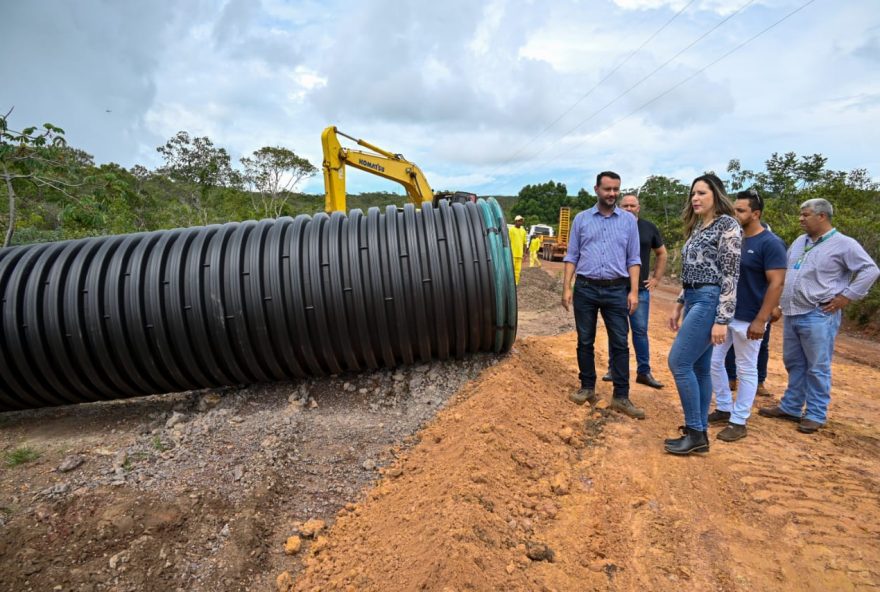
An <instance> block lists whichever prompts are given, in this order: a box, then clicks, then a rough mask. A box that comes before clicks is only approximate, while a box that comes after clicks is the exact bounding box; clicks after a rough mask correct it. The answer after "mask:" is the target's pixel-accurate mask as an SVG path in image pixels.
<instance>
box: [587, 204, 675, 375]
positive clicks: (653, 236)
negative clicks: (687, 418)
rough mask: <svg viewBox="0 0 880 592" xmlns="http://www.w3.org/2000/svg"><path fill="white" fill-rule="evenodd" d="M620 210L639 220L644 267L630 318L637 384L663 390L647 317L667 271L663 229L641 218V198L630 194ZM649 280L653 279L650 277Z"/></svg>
mask: <svg viewBox="0 0 880 592" xmlns="http://www.w3.org/2000/svg"><path fill="white" fill-rule="evenodd" d="M619 206H620V208H621V209H623V210H626V211H627V212H629V213H630V214H632V215H633V216H635V217H636V218H638V225H639V252H640V254H641V260H642V267H641V271H640V272H639V307H638V308H637V309H636V311H635V312H634V313H632V314H631V315H629V327H630V329H632V342H633V349H634V350H636V364H637V367H636V382H638V383H639V384H645V385H648V386H650V387H651V388H656V389H660V388H663V384H662V383H661V382H660V381H658V380H657V379H655V378H654V375H653V374H651V350H650V346H649V344H648V313H649V311H650V309H651V292H652V291H653V290H654V288H656V287H657V284H659V283H660V280H662V279H663V274H664V272H665V271H666V259H667V254H666V247H665V246H664V244H663V237H662V236H661V234H660V229H659V228H657V226H655V225H654V224H653V223H652V222H649V221H648V220H645V219H643V218H642V217H641V216H639V213H640V212H641V210H642V206H641V204H639V198H638V196H637V195H635V194H633V193H629V194H627V195H624V196H623V197H621V198H620V204H619ZM652 251H653V252H654V255H655V256H656V262H655V264H654V273H651V252H652ZM649 276H650V277H649ZM609 351H610V348H609ZM602 380H604V381H605V382H611V363H610V360H609V364H608V374H606V375H605V376H603V377H602Z"/></svg>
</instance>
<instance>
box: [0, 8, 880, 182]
mask: <svg viewBox="0 0 880 592" xmlns="http://www.w3.org/2000/svg"><path fill="white" fill-rule="evenodd" d="M802 1H803V0H758V1H756V2H754V3H753V4H751V5H749V6H748V7H747V8H746V9H744V10H743V11H742V12H741V13H739V14H737V15H736V16H735V17H733V18H731V19H729V21H726V22H724V23H723V24H722V25H721V26H719V27H718V28H717V30H715V31H712V32H711V33H710V34H709V35H707V36H706V38H705V39H703V40H702V41H700V42H699V44H698V45H696V46H695V47H693V48H692V49H690V50H688V51H687V52H686V53H685V54H684V55H682V56H680V57H679V58H677V59H676V60H675V61H674V62H672V63H671V64H669V65H668V66H666V67H664V68H662V69H661V70H659V71H658V72H657V73H656V74H653V75H651V76H650V77H648V76H649V74H651V72H652V71H653V70H654V69H656V68H657V67H658V66H660V65H661V64H663V63H664V62H665V61H667V60H668V59H669V58H670V57H671V56H673V55H675V53H676V52H679V51H680V50H681V49H682V48H684V47H686V46H687V45H688V44H689V43H691V42H693V41H694V40H695V39H697V38H698V37H700V36H701V35H703V34H705V33H706V32H707V31H710V30H711V29H712V28H713V27H715V26H716V25H718V23H720V22H721V20H722V19H724V18H726V17H727V16H729V15H730V14H732V12H733V11H734V10H736V9H738V8H740V7H741V6H742V5H743V4H745V2H746V0H696V2H695V3H694V4H692V5H690V6H688V7H687V9H686V10H685V11H684V12H683V13H682V14H681V15H680V16H679V17H677V18H676V19H675V20H674V21H673V22H671V23H670V24H669V25H668V26H667V27H666V28H665V29H664V30H663V31H662V33H660V34H659V35H657V36H655V37H653V38H652V39H651V41H650V43H648V44H647V45H646V47H644V49H642V50H641V51H639V52H638V53H636V54H634V55H632V56H631V58H630V59H629V60H628V61H627V62H626V63H625V64H624V65H623V66H622V67H619V69H617V70H615V68H618V66H620V65H621V64H622V63H623V62H624V59H625V58H627V57H628V56H629V55H630V54H631V53H632V52H633V50H635V49H636V48H637V47H639V45H640V44H642V43H643V42H644V41H645V40H646V39H649V38H651V37H652V35H653V34H654V33H655V32H656V31H657V30H658V29H659V28H660V27H661V26H662V25H664V23H666V22H667V21H668V20H669V19H670V17H671V16H672V15H674V14H675V12H676V11H677V10H680V9H681V8H683V7H684V6H685V5H686V0H596V1H592V2H579V1H576V0H558V1H557V2H550V3H546V2H545V3H539V2H533V1H530V0H491V1H489V2H484V3H474V2H470V1H469V0H449V1H448V2H446V3H443V4H439V3H435V4H431V3H424V2H417V1H416V0H394V1H392V0H374V1H373V2H370V3H367V4H364V3H361V4H351V3H342V2H340V1H339V0H324V1H321V2H317V1H314V0H304V1H297V2H288V1H285V0H262V1H258V2H249V1H244V0H228V1H224V0H199V1H198V2H194V3H193V2H188V3H172V2H170V0H157V1H156V2H154V3H151V4H150V5H149V7H148V8H141V7H139V6H138V5H131V4H130V3H109V4H107V3H103V2H99V1H98V0H83V1H81V2H77V3H75V4H71V3H69V2H63V1H61V0H34V1H33V2H18V3H11V4H10V5H9V6H8V7H4V24H7V23H8V26H7V27H5V28H4V35H3V36H2V37H0V52H2V54H3V55H7V56H9V55H15V56H16V60H4V61H0V81H2V82H4V83H5V84H4V86H3V88H4V92H3V97H2V98H0V100H2V101H4V102H8V104H6V103H4V104H0V110H2V111H3V112H5V110H6V109H8V107H9V106H11V105H15V107H16V110H15V112H14V115H13V124H15V123H16V122H20V123H21V125H27V124H32V123H42V122H43V121H51V122H52V123H55V124H57V125H60V126H61V127H63V128H65V129H67V130H68V136H69V140H70V141H71V143H72V144H73V145H75V146H77V147H81V148H83V149H85V150H87V151H88V152H91V153H93V154H95V156H96V159H97V160H98V162H107V161H116V162H120V163H121V164H123V165H125V166H131V165H133V164H135V163H141V164H145V165H147V166H150V167H152V166H155V165H157V164H158V155H157V154H156V152H155V147H156V146H158V145H160V144H163V143H164V142H165V141H166V140H167V139H168V138H169V137H171V136H172V135H173V134H175V133H176V132H177V131H179V130H187V131H189V132H190V133H191V134H194V135H208V136H209V137H210V138H211V139H212V140H213V141H214V143H215V145H217V146H223V147H225V148H227V150H228V151H229V152H230V154H231V155H232V156H233V158H235V159H237V158H238V157H239V156H241V155H244V154H248V153H250V152H251V151H253V150H255V149H258V148H260V147H262V146H267V145H282V146H287V147H289V148H291V149H293V150H295V151H296V152H297V153H298V154H301V155H302V156H305V157H306V158H309V160H310V161H311V162H312V163H313V164H315V165H319V164H320V162H321V160H322V157H321V153H320V142H319V137H320V133H321V130H322V129H323V128H324V127H325V126H326V125H331V124H336V125H339V126H340V127H341V128H342V129H343V130H344V131H346V132H348V133H351V134H352V135H355V136H359V137H362V138H364V139H367V140H369V141H371V142H374V143H377V144H378V145H379V146H382V147H384V148H387V149H390V150H392V151H394V152H403V153H404V154H406V156H407V158H409V159H410V160H412V161H413V162H416V163H417V164H418V165H419V166H420V167H421V168H422V169H423V170H425V171H430V173H429V174H430V180H431V181H432V184H433V185H435V186H437V187H439V188H449V189H468V188H470V189H476V190H478V191H484V192H486V193H499V188H503V190H504V191H506V192H513V193H515V192H516V191H518V190H519V188H520V187H522V186H523V185H525V184H527V183H535V182H544V181H546V180H549V179H550V178H553V179H554V180H559V181H562V182H565V183H566V184H567V185H568V186H569V189H570V190H571V191H572V192H576V191H577V189H578V188H580V187H592V184H593V179H592V177H593V175H594V174H595V171H596V170H598V169H601V168H611V169H614V170H619V172H620V173H621V174H622V175H623V176H624V179H625V181H624V184H637V183H638V182H639V179H640V178H641V179H643V178H644V177H647V176H648V175H650V174H674V175H678V176H680V178H682V180H683V181H687V179H685V178H683V177H686V176H690V175H692V174H697V173H700V172H702V171H703V170H705V169H706V168H716V169H717V167H719V166H722V167H723V166H726V162H727V160H728V159H729V158H733V157H739V158H741V159H742V160H743V164H744V166H749V167H751V168H757V167H760V166H761V164H762V162H763V160H764V159H766V158H767V157H768V156H769V155H770V153H771V152H772V151H774V150H776V151H789V150H796V151H802V152H804V153H812V152H823V153H825V154H826V155H827V156H829V164H830V165H832V166H836V167H839V168H843V169H848V168H855V167H856V166H862V167H866V168H868V169H869V170H870V171H871V172H872V173H873V174H874V175H880V160H878V156H877V155H876V154H875V152H876V151H875V152H871V151H865V150H859V149H857V148H856V147H857V146H859V145H860V144H861V143H862V141H863V136H864V130H865V129H873V128H876V127H878V126H880V112H878V102H880V98H878V97H880V88H878V86H877V83H875V82H874V81H875V80H877V79H878V78H877V76H876V74H877V63H878V60H880V50H878V48H880V41H878V40H880V28H878V26H877V12H876V0H851V1H850V2H848V3H847V9H846V10H839V9H837V8H835V5H832V4H830V3H821V2H815V3H813V4H811V5H810V6H808V7H807V8H805V9H804V10H802V11H801V12H799V13H798V14H796V15H795V16H793V17H792V18H791V19H789V20H787V21H785V22H784V23H782V24H781V25H780V26H778V27H776V28H775V29H773V30H772V31H771V32H770V33H768V34H766V35H764V36H762V37H760V38H759V39H757V40H755V41H752V42H750V43H749V44H747V45H746V46H745V47H742V48H741V49H739V50H737V51H736V52H735V53H734V54H733V55H731V56H730V57H727V58H725V59H724V60H722V61H721V62H719V63H717V64H715V65H712V66H710V67H708V68H707V69H706V70H705V71H704V72H699V73H697V72H698V71H699V70H700V69H701V68H703V67H705V66H706V65H707V64H710V63H711V62H713V61H714V60H716V59H717V58H718V57H719V56H722V55H723V54H724V53H726V52H728V51H730V50H731V49H733V48H735V47H737V45H739V44H740V43H742V42H743V41H745V40H747V39H749V38H750V37H751V36H753V35H754V34H755V33H756V32H758V31H761V30H762V29H763V28H765V27H767V26H768V25H769V24H771V23H772V22H774V21H776V20H778V19H779V18H781V17H782V16H784V15H785V14H786V13H788V12H789V11H791V10H793V9H794V8H796V7H797V6H800V5H801V3H802ZM20 47H29V48H31V50H30V51H29V52H21V51H19V50H18V48H20ZM695 73H697V74H696V75H695ZM691 76H693V79H692V80H689V81H688V82H686V83H685V84H682V85H681V86H680V87H679V88H676V89H675V90H673V91H672V92H669V93H668V94H666V95H665V96H662V98H658V97H659V96H660V95H661V94H662V93H665V92H666V91H667V90H668V89H670V88H671V87H672V86H674V85H675V84H676V83H677V82H679V81H681V80H684V79H686V78H688V77H691ZM631 87H634V88H631ZM630 89H631V90H630ZM655 99H656V100H655ZM606 105H607V106H606ZM603 107H604V108H603ZM639 108H641V110H638V111H636V110H637V109H639ZM108 109H109V110H110V112H109V113H108V112H107V110H108ZM634 112H635V113H634ZM631 113H633V114H632V115H630V116H628V114H631ZM627 116H628V117H627ZM566 132H570V135H569V136H564V134H566ZM627 179H628V180H629V181H628V180H627ZM630 181H631V183H630ZM379 184H382V185H381V186H382V187H383V188H387V187H388V186H387V184H386V183H385V182H382V181H380V180H378V179H377V178H375V177H373V176H371V175H357V176H354V175H353V176H352V178H351V179H350V183H349V186H350V187H349V188H350V189H351V190H352V191H355V192H358V191H367V190H371V189H373V188H375V187H377V186H379ZM321 185H322V181H321V179H320V177H318V178H316V179H312V180H311V181H309V183H308V185H307V186H306V189H307V190H309V191H320V190H321Z"/></svg>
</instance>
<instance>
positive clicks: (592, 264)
mask: <svg viewBox="0 0 880 592" xmlns="http://www.w3.org/2000/svg"><path fill="white" fill-rule="evenodd" d="M594 190H595V191H596V196H597V198H598V199H597V200H596V205H595V206H593V207H592V208H590V209H589V210H584V211H583V212H580V213H579V214H578V215H577V216H575V218H574V222H573V223H572V226H571V234H570V236H569V240H568V253H567V254H566V255H565V258H564V259H563V261H564V263H565V278H564V280H563V284H562V306H563V307H565V310H571V307H572V305H574V320H575V325H576V327H577V335H578V343H577V360H578V370H579V374H578V376H579V378H580V382H581V388H580V389H579V390H578V391H577V392H575V393H572V394H571V395H570V396H569V399H570V400H571V401H573V402H574V403H577V404H578V405H583V404H584V403H587V402H589V403H590V405H591V406H592V405H595V404H596V403H597V402H598V396H597V395H596V359H595V352H594V349H593V345H594V343H595V341H596V322H597V320H598V315H599V312H600V311H601V313H602V319H603V320H604V321H605V329H606V331H607V332H608V343H609V349H610V352H609V355H610V357H611V377H612V379H613V382H614V397H613V398H612V400H611V408H612V409H614V410H616V411H619V412H621V413H624V414H626V415H628V416H630V417H634V418H637V419H644V417H645V412H644V411H643V410H642V409H639V408H638V407H636V406H635V405H633V403H632V401H630V399H629V345H628V339H627V337H628V333H629V315H630V314H631V313H633V312H635V310H636V308H638V306H639V270H640V268H641V261H642V260H641V254H640V253H639V228H638V223H637V221H636V217H635V216H633V215H632V214H630V213H629V212H626V211H624V210H622V209H620V208H618V207H617V197H618V196H619V195H620V175H618V174H617V173H613V172H611V171H605V172H602V173H599V174H598V175H597V177H596V186H595V187H594ZM575 275H577V279H575ZM572 280H574V288H573V289H572Z"/></svg>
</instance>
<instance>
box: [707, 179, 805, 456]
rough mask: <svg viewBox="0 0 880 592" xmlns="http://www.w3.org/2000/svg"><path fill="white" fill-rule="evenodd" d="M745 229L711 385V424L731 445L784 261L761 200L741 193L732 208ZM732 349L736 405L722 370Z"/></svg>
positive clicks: (744, 414) (745, 414) (750, 395)
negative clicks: (730, 311)
mask: <svg viewBox="0 0 880 592" xmlns="http://www.w3.org/2000/svg"><path fill="white" fill-rule="evenodd" d="M733 210H734V214H735V215H736V219H737V220H738V221H739V223H740V226H742V229H743V240H742V250H741V254H742V256H741V258H740V267H739V281H738V283H737V285H736V311H735V312H734V314H733V320H732V321H731V322H730V324H729V325H728V327H727V338H726V339H725V340H724V343H723V344H721V345H716V346H715V349H714V350H713V352H712V386H713V390H714V391H715V402H716V405H717V408H716V409H715V411H713V412H712V413H710V414H709V423H710V424H711V423H727V427H726V428H724V429H723V430H722V431H721V432H720V433H719V434H718V439H719V440H723V441H725V442H733V441H735V440H739V439H741V438H745V436H746V422H747V421H748V419H749V415H750V414H751V410H752V403H753V402H754V400H755V392H756V391H757V387H758V351H759V350H760V348H761V341H762V340H763V338H764V332H765V331H766V330H767V326H768V323H770V322H771V320H772V316H773V315H774V311H775V310H776V305H777V304H779V297H780V296H781V295H782V286H783V284H784V282H785V268H786V265H787V262H788V258H787V256H786V254H785V243H783V242H782V239H781V238H779V237H778V236H776V235H775V234H773V233H772V232H770V231H769V230H767V229H766V228H764V226H763V225H762V224H761V214H762V213H763V210H764V202H763V200H762V199H761V197H760V195H758V192H757V191H755V190H749V191H740V192H739V193H738V194H737V195H736V202H735V204H734V207H733ZM731 346H734V348H735V350H736V372H737V378H738V379H739V380H738V386H737V393H736V402H734V401H733V394H732V393H731V392H730V383H729V381H728V378H727V371H726V369H725V367H724V358H725V357H726V356H727V351H728V350H729V349H730V347H731Z"/></svg>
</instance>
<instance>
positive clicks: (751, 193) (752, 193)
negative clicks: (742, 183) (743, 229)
mask: <svg viewBox="0 0 880 592" xmlns="http://www.w3.org/2000/svg"><path fill="white" fill-rule="evenodd" d="M737 198H742V199H754V200H755V201H757V202H758V209H759V210H761V211H763V210H764V198H762V197H761V194H759V193H758V191H757V190H756V189H747V190H745V191H740V192H739V193H738V194H737Z"/></svg>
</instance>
